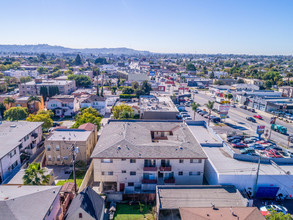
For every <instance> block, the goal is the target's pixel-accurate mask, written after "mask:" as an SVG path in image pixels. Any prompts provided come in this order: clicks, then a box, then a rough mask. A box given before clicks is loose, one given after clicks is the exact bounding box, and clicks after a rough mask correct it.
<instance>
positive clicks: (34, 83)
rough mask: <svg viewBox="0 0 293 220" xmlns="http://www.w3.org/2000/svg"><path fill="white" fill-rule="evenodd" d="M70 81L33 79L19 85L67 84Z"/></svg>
mask: <svg viewBox="0 0 293 220" xmlns="http://www.w3.org/2000/svg"><path fill="white" fill-rule="evenodd" d="M69 83H72V80H44V79H43V80H42V82H38V83H36V82H35V81H30V82H26V83H22V84H21V85H30V86H33V85H67V84H69Z"/></svg>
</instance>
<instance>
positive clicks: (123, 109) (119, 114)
mask: <svg viewBox="0 0 293 220" xmlns="http://www.w3.org/2000/svg"><path fill="white" fill-rule="evenodd" d="M113 116H114V118H115V119H125V118H126V117H128V116H129V117H130V116H133V110H132V108H131V106H129V105H126V104H120V105H117V106H115V107H114V108H113ZM129 117H128V118H129Z"/></svg>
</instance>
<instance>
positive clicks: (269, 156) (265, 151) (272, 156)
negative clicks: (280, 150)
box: [263, 150, 275, 158]
mask: <svg viewBox="0 0 293 220" xmlns="http://www.w3.org/2000/svg"><path fill="white" fill-rule="evenodd" d="M263 152H264V155H265V156H266V157H268V158H274V157H275V156H274V154H272V152H270V151H268V150H264V151H263Z"/></svg>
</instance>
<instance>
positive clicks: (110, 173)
mask: <svg viewBox="0 0 293 220" xmlns="http://www.w3.org/2000/svg"><path fill="white" fill-rule="evenodd" d="M101 174H102V176H113V174H114V172H113V171H108V172H105V171H102V172H101Z"/></svg>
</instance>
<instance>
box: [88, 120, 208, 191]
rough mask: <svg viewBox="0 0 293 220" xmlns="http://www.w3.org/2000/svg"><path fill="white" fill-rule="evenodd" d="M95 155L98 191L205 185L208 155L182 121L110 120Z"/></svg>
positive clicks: (103, 131)
mask: <svg viewBox="0 0 293 220" xmlns="http://www.w3.org/2000/svg"><path fill="white" fill-rule="evenodd" d="M92 158H93V164H94V182H95V183H96V185H99V189H98V190H99V191H101V192H113V191H114V192H116V191H120V192H122V193H137V192H150V191H155V187H156V184H160V185H163V184H187V185H189V184H191V185H193V184H199V185H200V184H202V182H203V170H204V164H205V159H206V156H205V154H204V153H203V151H202V149H201V146H200V144H199V143H198V142H197V141H196V139H195V138H194V137H193V135H192V133H191V132H190V130H189V129H188V127H187V126H186V125H185V124H184V123H182V122H178V121H174V122H171V121H139V120H136V121H133V120H131V121H130V120H129V121H118V120H117V121H116V120H113V121H112V120H110V121H109V122H108V124H107V125H106V126H105V127H104V128H103V130H102V134H101V136H100V138H99V140H98V143H97V144H96V147H95V149H94V151H93V153H92Z"/></svg>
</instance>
